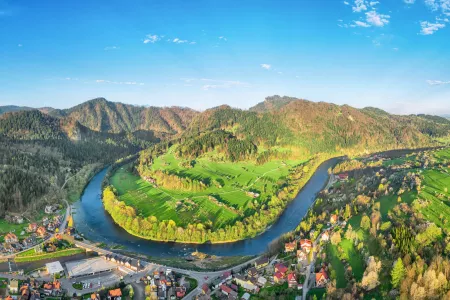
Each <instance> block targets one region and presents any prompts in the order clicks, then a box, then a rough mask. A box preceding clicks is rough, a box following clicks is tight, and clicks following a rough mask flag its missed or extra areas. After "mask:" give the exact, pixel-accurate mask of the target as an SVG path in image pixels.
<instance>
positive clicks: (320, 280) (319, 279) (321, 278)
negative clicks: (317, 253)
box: [316, 269, 328, 287]
mask: <svg viewBox="0 0 450 300" xmlns="http://www.w3.org/2000/svg"><path fill="white" fill-rule="evenodd" d="M327 283H328V274H327V272H325V270H324V269H321V270H320V272H319V273H316V287H324V286H325V285H326V284H327Z"/></svg>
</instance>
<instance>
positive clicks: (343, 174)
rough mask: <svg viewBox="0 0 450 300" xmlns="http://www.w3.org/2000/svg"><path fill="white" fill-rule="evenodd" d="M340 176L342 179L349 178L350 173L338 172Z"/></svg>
mask: <svg viewBox="0 0 450 300" xmlns="http://www.w3.org/2000/svg"><path fill="white" fill-rule="evenodd" d="M338 177H339V178H340V179H347V178H348V173H342V174H338Z"/></svg>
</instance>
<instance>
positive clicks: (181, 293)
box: [175, 286, 186, 298]
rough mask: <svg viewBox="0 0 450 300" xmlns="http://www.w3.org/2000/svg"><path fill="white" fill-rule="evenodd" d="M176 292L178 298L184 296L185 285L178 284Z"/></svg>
mask: <svg viewBox="0 0 450 300" xmlns="http://www.w3.org/2000/svg"><path fill="white" fill-rule="evenodd" d="M175 291H176V294H177V297H178V298H184V296H185V295H186V287H185V286H179V287H177V288H176V290H175Z"/></svg>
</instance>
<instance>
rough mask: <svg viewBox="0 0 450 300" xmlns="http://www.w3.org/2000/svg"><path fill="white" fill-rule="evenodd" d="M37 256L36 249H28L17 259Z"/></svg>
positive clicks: (18, 255)
mask: <svg viewBox="0 0 450 300" xmlns="http://www.w3.org/2000/svg"><path fill="white" fill-rule="evenodd" d="M34 255H36V250H35V249H34V248H31V249H28V250H27V251H24V252H21V253H19V254H17V257H26V256H34Z"/></svg>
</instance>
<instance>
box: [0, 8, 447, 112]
mask: <svg viewBox="0 0 450 300" xmlns="http://www.w3.org/2000/svg"><path fill="white" fill-rule="evenodd" d="M449 19H450V0H415V1H414V0H379V1H366V0H356V1H355V0H347V1H340V0H337V1H334V0H308V1H306V0H304V1H303V0H295V1H294V0H290V1H287V0H272V1H267V0H257V1H254V0H246V1H242V0H240V1H234V0H227V1H222V0H209V1H207V0H189V1H187V0H183V1H179V0H165V1H163V0H161V1H153V0H145V1H141V0H133V1H116V0H108V1H103V0H96V1H69V0H67V1H61V0H58V1H53V0H46V1H30V0H28V1H22V0H14V1H9V0H0V41H1V42H0V105H6V104H15V105H27V106H34V107H41V106H52V107H57V108H67V107H70V106H73V105H75V104H78V103H81V102H83V101H86V100H88V99H91V98H95V97H105V98H107V99H108V100H111V101H120V102H124V103H131V104H139V105H156V106H171V105H180V106H189V107H192V108H195V109H206V108H209V107H213V106H217V105H220V104H229V105H231V106H234V107H240V108H248V107H250V106H253V105H254V104H256V103H258V102H260V101H263V100H264V98H265V97H266V96H269V95H274V94H278V95H288V96H293V97H299V98H304V99H309V100H312V101H326V102H333V103H337V104H349V105H352V106H356V107H364V106H376V107H380V108H383V109H386V110H388V111H390V112H394V113H401V114H406V113H420V112H424V113H434V114H444V113H450V50H449V49H450V23H449Z"/></svg>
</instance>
